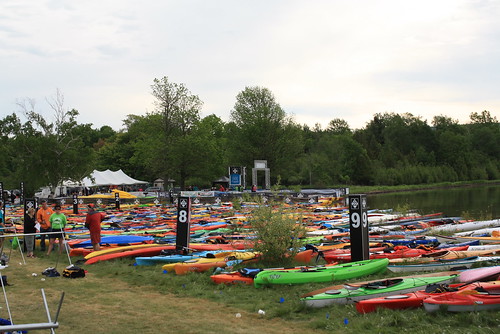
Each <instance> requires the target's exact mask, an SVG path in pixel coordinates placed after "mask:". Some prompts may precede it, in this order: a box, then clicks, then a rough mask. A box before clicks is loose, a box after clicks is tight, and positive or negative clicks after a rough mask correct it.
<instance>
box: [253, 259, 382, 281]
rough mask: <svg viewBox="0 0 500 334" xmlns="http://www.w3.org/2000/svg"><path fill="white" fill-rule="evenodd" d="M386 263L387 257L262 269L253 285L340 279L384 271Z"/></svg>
mask: <svg viewBox="0 0 500 334" xmlns="http://www.w3.org/2000/svg"><path fill="white" fill-rule="evenodd" d="M388 264H389V260H388V259H375V260H365V261H358V262H350V263H343V264H339V265H336V266H325V267H318V268H303V269H293V270H264V271H261V272H260V273H258V274H257V276H255V279H254V286H255V287H260V286H262V285H270V284H303V283H313V282H320V283H323V282H332V281H340V280H346V279H351V278H356V277H361V276H366V275H371V274H374V273H378V272H380V271H384V270H385V269H386V268H387V265H388Z"/></svg>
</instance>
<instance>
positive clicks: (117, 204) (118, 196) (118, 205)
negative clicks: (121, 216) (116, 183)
mask: <svg viewBox="0 0 500 334" xmlns="http://www.w3.org/2000/svg"><path fill="white" fill-rule="evenodd" d="M115 209H116V210H120V194H119V193H115Z"/></svg>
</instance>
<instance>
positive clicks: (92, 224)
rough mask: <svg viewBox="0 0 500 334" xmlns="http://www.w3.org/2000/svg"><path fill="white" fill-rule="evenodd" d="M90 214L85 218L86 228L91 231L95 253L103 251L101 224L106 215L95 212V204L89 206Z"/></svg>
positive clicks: (91, 240)
mask: <svg viewBox="0 0 500 334" xmlns="http://www.w3.org/2000/svg"><path fill="white" fill-rule="evenodd" d="M87 208H88V213H87V216H86V217H85V227H86V228H88V229H89V231H90V242H91V243H92V248H93V249H94V251H98V250H100V249H101V222H102V221H103V220H104V217H105V215H104V213H102V212H97V211H96V210H95V204H93V203H90V204H88V205H87Z"/></svg>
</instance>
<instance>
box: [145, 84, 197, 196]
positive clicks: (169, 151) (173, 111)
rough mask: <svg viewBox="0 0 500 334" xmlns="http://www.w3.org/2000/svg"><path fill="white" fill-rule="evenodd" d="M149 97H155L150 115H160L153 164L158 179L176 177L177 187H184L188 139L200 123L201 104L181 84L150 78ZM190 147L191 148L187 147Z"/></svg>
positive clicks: (186, 173)
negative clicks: (157, 169) (159, 169)
mask: <svg viewBox="0 0 500 334" xmlns="http://www.w3.org/2000/svg"><path fill="white" fill-rule="evenodd" d="M151 88H152V94H153V96H154V97H155V99H156V100H155V111H154V113H153V114H157V115H160V116H161V123H160V124H161V126H162V129H161V130H162V131H161V132H160V134H161V141H162V145H159V146H157V152H156V155H157V159H156V160H157V165H160V166H162V176H163V177H164V179H165V180H166V179H169V178H171V177H172V176H173V175H176V176H178V177H179V183H180V185H181V187H184V183H185V181H186V178H187V177H188V176H189V171H187V169H186V168H188V163H189V162H188V161H189V160H190V157H189V158H188V157H187V156H183V155H189V154H191V152H190V151H188V150H187V149H188V147H187V146H186V147H184V149H183V147H182V146H183V145H189V146H190V147H191V145H192V143H193V141H192V140H191V139H189V138H188V137H189V135H190V134H191V133H192V131H193V129H194V127H195V124H196V123H197V122H198V121H199V120H200V111H201V107H202V105H203V102H202V101H201V100H200V99H199V97H198V96H197V95H193V94H191V92H190V91H189V90H188V89H187V88H186V87H185V86H184V85H183V84H177V83H173V82H170V81H169V80H168V78H167V77H163V78H161V79H154V81H153V85H152V86H151ZM191 148H192V147H191Z"/></svg>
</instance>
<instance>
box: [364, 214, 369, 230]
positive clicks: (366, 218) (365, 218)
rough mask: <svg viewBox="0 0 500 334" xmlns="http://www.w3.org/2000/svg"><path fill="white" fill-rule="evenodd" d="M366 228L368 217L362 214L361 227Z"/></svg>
mask: <svg viewBox="0 0 500 334" xmlns="http://www.w3.org/2000/svg"><path fill="white" fill-rule="evenodd" d="M367 226H368V215H367V214H366V212H363V227H367Z"/></svg>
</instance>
